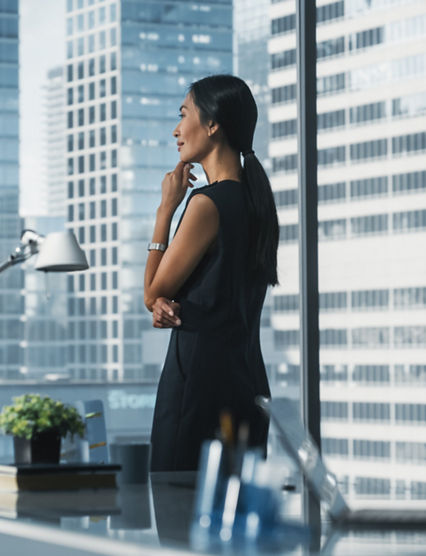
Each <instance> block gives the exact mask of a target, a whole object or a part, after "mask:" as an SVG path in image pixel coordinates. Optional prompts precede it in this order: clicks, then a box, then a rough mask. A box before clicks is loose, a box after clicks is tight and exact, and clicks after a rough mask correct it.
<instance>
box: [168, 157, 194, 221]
mask: <svg viewBox="0 0 426 556" xmlns="http://www.w3.org/2000/svg"><path fill="white" fill-rule="evenodd" d="M193 167H194V165H193V164H190V163H188V162H182V161H180V162H179V163H178V164H177V166H176V168H175V169H174V170H173V171H172V172H167V174H166V175H165V176H164V179H163V181H162V184H161V191H162V195H161V206H162V207H163V208H165V209H167V210H169V211H172V212H174V211H175V210H176V209H177V207H178V206H179V205H180V203H181V202H182V200H183V199H184V197H185V194H186V191H187V189H188V187H193V185H192V183H191V182H190V181H189V180H190V179H191V180H196V179H197V178H196V177H195V176H194V175H193V174H191V169H192V168H193Z"/></svg>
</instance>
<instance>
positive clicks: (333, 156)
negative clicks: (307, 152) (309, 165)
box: [318, 145, 346, 166]
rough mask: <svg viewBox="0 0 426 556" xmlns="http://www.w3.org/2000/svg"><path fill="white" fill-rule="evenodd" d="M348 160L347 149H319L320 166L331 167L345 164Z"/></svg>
mask: <svg viewBox="0 0 426 556" xmlns="http://www.w3.org/2000/svg"><path fill="white" fill-rule="evenodd" d="M345 160H346V147H345V146H344V145H340V146H338V147H329V148H327V149H318V166H330V165H332V164H343V163H344V162H345Z"/></svg>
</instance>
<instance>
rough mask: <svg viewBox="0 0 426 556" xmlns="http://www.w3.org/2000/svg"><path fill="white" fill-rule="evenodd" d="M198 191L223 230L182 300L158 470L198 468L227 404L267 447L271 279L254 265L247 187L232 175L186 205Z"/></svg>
mask: <svg viewBox="0 0 426 556" xmlns="http://www.w3.org/2000/svg"><path fill="white" fill-rule="evenodd" d="M194 195H207V196H208V197H210V199H212V201H213V202H214V203H215V205H216V207H217V209H218V212H219V231H218V236H217V239H216V241H215V242H214V244H213V245H212V246H211V247H210V249H209V251H208V252H207V253H206V254H205V256H204V257H203V259H202V260H201V261H200V263H199V265H198V266H197V268H196V269H195V270H194V272H193V273H192V274H191V276H190V277H189V278H188V280H187V281H186V282H185V284H184V285H183V287H182V288H181V290H180V291H179V293H178V294H177V295H176V297H175V300H176V301H178V302H179V303H180V305H181V312H180V318H181V320H182V325H181V326H180V327H178V328H174V329H173V330H172V333H171V337H170V343H169V348H168V352H167V355H166V360H165V363H164V368H163V372H162V375H161V379H160V382H159V386H158V393H157V400H156V405H155V411H154V420H153V427H152V435H151V442H152V459H151V469H152V470H153V471H170V470H194V469H197V467H198V459H199V453H200V448H201V444H202V442H203V441H204V440H205V439H208V438H214V437H215V435H216V434H217V431H218V428H219V416H220V412H221V410H222V409H228V410H229V411H230V412H231V414H232V416H233V420H234V423H235V425H236V427H238V424H239V423H240V422H242V421H246V422H248V424H249V427H250V438H249V444H250V445H254V446H261V447H263V448H264V449H265V450H266V441H267V434H268V420H267V418H266V417H265V416H264V414H263V413H262V411H261V410H260V409H259V408H258V407H257V406H256V405H255V402H254V400H255V397H256V396H257V395H263V396H269V395H270V391H269V386H268V380H267V377H266V372H265V365H264V362H263V358H262V354H261V350H260V341H259V328H260V313H261V310H262V305H263V301H264V298H265V293H266V287H267V284H266V281H265V280H262V279H260V278H256V277H254V276H253V274H252V273H250V272H249V269H248V265H247V261H248V258H249V257H248V254H249V249H250V245H249V220H248V210H247V193H246V191H245V184H244V183H241V182H237V181H231V180H226V181H221V182H215V183H212V184H210V185H207V186H204V187H200V188H198V189H196V190H194V191H193V192H192V193H191V195H190V196H189V198H188V201H187V205H186V206H188V203H189V201H190V199H191V198H192V197H193V196H194ZM182 217H183V216H182Z"/></svg>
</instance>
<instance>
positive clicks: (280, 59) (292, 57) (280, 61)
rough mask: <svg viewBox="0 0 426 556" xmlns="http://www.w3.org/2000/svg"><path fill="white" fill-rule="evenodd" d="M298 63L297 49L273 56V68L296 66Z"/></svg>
mask: <svg viewBox="0 0 426 556" xmlns="http://www.w3.org/2000/svg"><path fill="white" fill-rule="evenodd" d="M295 63H296V49H294V48H292V49H291V50H285V51H284V52H277V53H276V54H271V68H272V69H273V70H274V69H279V68H285V67H289V66H294V64H295Z"/></svg>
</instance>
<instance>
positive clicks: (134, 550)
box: [0, 473, 426, 556]
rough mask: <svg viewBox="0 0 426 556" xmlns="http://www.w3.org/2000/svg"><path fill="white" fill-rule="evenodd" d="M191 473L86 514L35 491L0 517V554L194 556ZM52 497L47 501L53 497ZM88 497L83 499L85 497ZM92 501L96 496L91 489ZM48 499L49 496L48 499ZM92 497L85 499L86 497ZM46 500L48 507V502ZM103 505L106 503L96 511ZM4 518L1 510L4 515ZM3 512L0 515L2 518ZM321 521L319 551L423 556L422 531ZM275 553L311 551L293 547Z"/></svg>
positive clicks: (115, 496)
mask: <svg viewBox="0 0 426 556" xmlns="http://www.w3.org/2000/svg"><path fill="white" fill-rule="evenodd" d="M194 485H195V475H194V474H193V473H153V474H151V480H150V484H149V485H128V486H125V487H122V488H121V489H118V490H117V492H115V493H109V495H108V496H109V497H108V496H107V497H106V498H105V499H104V500H103V501H102V500H100V502H99V504H98V511H95V509H96V507H97V504H96V501H92V503H91V506H90V508H91V516H89V515H85V514H87V511H85V510H84V507H83V508H82V506H81V503H82V502H83V501H84V500H86V501H87V500H88V499H87V497H86V498H85V497H81V498H80V499H79V497H78V493H76V498H75V500H74V504H73V502H72V500H71V501H70V500H68V501H65V502H66V504H65V503H64V504H63V506H66V507H62V509H61V504H60V499H61V497H63V495H64V493H60V492H57V493H53V495H52V494H50V495H45V494H37V495H36V496H37V497H38V502H37V503H34V504H33V506H32V507H31V506H30V505H28V504H27V506H26V508H25V509H23V508H21V509H19V508H18V512H17V514H18V515H13V512H11V511H9V517H8V518H6V517H3V518H1V519H0V553H1V554H2V555H3V554H4V555H5V556H6V555H7V556H9V555H13V556H15V555H16V556H19V555H21V554H22V555H25V556H27V555H28V554H31V556H41V555H43V556H88V555H89V554H90V555H93V554H104V555H111V556H113V555H119V556H133V555H134V556H136V555H138V556H145V555H152V556H156V555H157V554H158V555H171V554H180V555H185V554H188V555H189V554H194V552H191V551H190V550H189V537H188V531H189V525H190V521H191V512H192V506H193V501H194V494H195V489H194ZM52 496H53V498H52ZM84 496H86V495H84ZM90 496H91V497H92V498H93V500H94V499H95V498H96V497H97V496H98V497H100V496H101V494H100V493H99V492H98V493H97V494H96V492H93V493H92V494H91V495H90ZM283 496H284V497H285V515H286V516H289V517H292V518H299V517H300V516H301V512H302V504H301V498H302V497H301V493H300V489H297V490H296V492H294V493H293V492H288V493H283ZM49 497H50V498H49ZM89 498H90V497H89ZM49 500H50V502H49ZM102 503H105V504H107V505H108V504H110V507H109V508H107V507H106V510H107V511H104V512H103V511H102V507H101V506H102ZM6 513H7V512H6ZM4 515H6V514H5V513H3V516H4ZM330 525H331V524H330V523H328V522H327V521H326V520H324V521H323V523H322V529H323V531H322V533H321V539H320V545H321V547H322V548H321V551H320V553H321V554H326V555H333V556H334V555H336V556H339V555H343V554H344V555H345V556H346V555H354V556H355V555H356V556H359V555H361V554H362V556H366V555H368V554H375V555H384V554H397V555H398V556H400V555H405V554H424V553H425V547H426V530H425V531H401V532H396V531H365V530H364V531H361V530H359V531H350V532H338V531H334V530H333V529H332V528H331V526H330ZM280 554H292V555H293V554H317V552H309V550H303V549H302V548H301V547H299V548H298V549H296V550H292V551H289V552H285V551H281V552H280Z"/></svg>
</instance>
